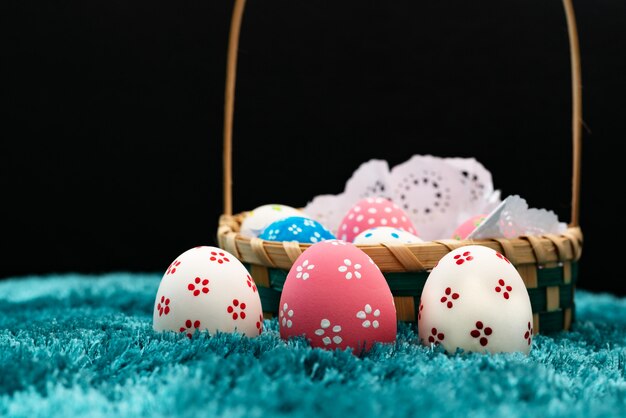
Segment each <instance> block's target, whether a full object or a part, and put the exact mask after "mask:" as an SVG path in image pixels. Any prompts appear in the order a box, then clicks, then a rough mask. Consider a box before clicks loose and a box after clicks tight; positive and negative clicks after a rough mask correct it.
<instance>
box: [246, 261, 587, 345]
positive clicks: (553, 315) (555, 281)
mask: <svg viewBox="0 0 626 418" xmlns="http://www.w3.org/2000/svg"><path fill="white" fill-rule="evenodd" d="M246 268H247V269H248V270H251V266H250V265H246ZM267 271H268V277H269V282H270V287H269V288H267V287H263V286H258V289H259V295H260V297H261V303H262V304H263V310H264V311H265V312H267V313H272V314H274V315H275V314H277V313H278V310H279V304H280V295H281V291H282V289H283V286H284V284H285V280H286V279H287V274H288V271H286V270H282V269H275V268H268V269H267ZM428 274H429V273H428V272H416V273H412V272H407V273H384V276H385V279H386V280H387V283H388V284H389V288H390V289H391V293H392V294H393V295H394V296H409V297H413V298H414V306H415V309H416V310H417V309H418V307H419V299H420V296H421V293H422V289H423V288H424V284H425V283H426V279H427V278H428ZM564 277H565V275H564V267H563V266H556V267H550V268H538V269H537V284H538V287H536V288H528V289H527V290H528V295H529V297H530V303H531V306H532V311H533V314H537V315H538V316H539V322H540V324H541V326H540V328H541V332H542V333H550V332H557V331H561V330H562V329H563V327H564V324H565V319H564V318H565V315H566V310H571V311H569V312H568V314H570V315H572V317H573V315H574V306H575V304H574V291H575V284H576V281H577V278H578V264H577V263H572V264H571V281H570V282H569V283H566V281H565V279H564ZM548 290H550V291H552V292H553V295H554V296H556V294H557V293H558V306H552V307H550V306H548ZM417 314H418V312H415V317H416V318H417ZM572 320H573V318H572Z"/></svg>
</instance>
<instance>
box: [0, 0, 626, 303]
mask: <svg viewBox="0 0 626 418" xmlns="http://www.w3.org/2000/svg"><path fill="white" fill-rule="evenodd" d="M574 5H575V8H576V12H577V17H578V22H579V31H580V37H581V50H582V63H583V84H584V96H583V101H584V103H583V104H584V118H585V122H586V126H587V128H586V130H585V134H584V153H583V173H582V174H583V176H582V180H583V185H582V207H581V225H582V230H583V233H584V235H585V246H584V253H583V258H582V260H581V277H580V282H579V286H580V287H581V288H587V289H590V290H596V291H611V292H615V293H618V294H624V293H626V286H625V285H624V284H623V280H624V279H626V278H624V277H621V280H620V273H621V272H620V270H619V262H620V261H621V258H623V257H621V256H620V255H619V254H620V250H619V247H618V245H619V241H620V240H621V238H620V230H623V228H622V227H620V224H619V222H620V218H623V215H621V212H622V210H623V209H622V208H621V207H620V205H619V204H618V203H617V201H616V199H618V197H619V195H620V194H621V193H623V190H624V186H623V179H624V175H623V174H622V172H621V166H622V165H623V164H622V163H621V162H622V160H623V156H622V154H621V147H620V142H621V141H622V139H623V129H622V124H623V118H624V115H625V114H626V113H625V111H626V104H625V103H626V102H625V101H624V95H625V93H626V55H625V54H624V51H626V29H625V28H626V3H624V2H623V1H621V0H594V1H582V0H577V1H575V2H574ZM231 7H232V2H231V1H224V0H209V1H197V0H191V1H184V2H165V1H162V0H151V1H145V0H138V1H134V2H128V1H126V0H106V1H104V0H93V1H89V2H85V1H79V0H63V1H55V2H51V1H41V0H36V1H22V0H20V1H14V0H10V1H3V2H2V5H1V6H0V24H1V27H2V28H3V32H5V36H3V40H2V63H0V69H1V71H2V73H1V74H0V75H1V76H2V84H1V85H2V92H1V97H2V101H3V102H4V106H3V107H4V108H5V111H3V114H2V119H3V123H2V127H1V128H0V129H1V135H2V139H1V140H0V170H1V171H0V174H1V178H0V187H1V190H2V194H1V196H2V197H0V207H1V209H0V211H2V212H1V213H2V215H1V217H0V219H2V231H1V234H2V236H1V242H0V245H1V262H0V277H12V276H21V275H28V274H47V273H64V272H82V273H101V272H109V271H121V270H125V271H126V270H128V271H162V270H163V269H164V268H165V267H166V266H167V265H168V264H169V263H170V262H171V260H172V259H173V258H174V257H176V256H177V255H178V254H179V253H181V252H183V251H185V250H187V249H188V248H191V247H193V246H196V245H199V244H215V235H216V231H217V222H218V216H219V214H220V213H221V212H222V209H221V205H222V201H221V196H222V189H221V181H222V177H221V151H222V145H221V137H222V118H223V110H222V106H223V90H224V82H225V65H226V48H227V37H228V27H229V21H230V12H231ZM570 107H571V97H570V70H569V52H568V43H567V30H566V23H565V18H564V14H563V10H562V6H561V2H560V1H558V0H550V1H545V0H507V1H502V0H485V1H482V2H467V1H460V0H439V1H436V2H415V1H408V0H402V1H393V2H382V1H362V0H358V1H357V0H345V1H303V0H302V1H294V0H272V1H258V0H249V2H248V5H247V8H246V14H245V16H244V24H243V30H242V35H241V50H240V60H239V77H238V84H237V101H236V111H235V136H234V137H235V141H234V181H235V182H234V199H235V200H234V206H235V207H234V209H235V211H236V212H240V211H243V210H248V209H252V208H254V207H256V206H258V205H261V204H264V203H270V202H280V203H284V204H289V205H292V206H302V205H305V204H306V203H307V201H308V200H309V199H310V198H311V197H312V196H314V195H316V194H321V193H338V192H340V191H341V190H342V189H343V186H344V182H345V181H346V180H347V179H348V178H349V176H350V174H351V173H352V172H353V171H354V170H355V169H356V168H357V167H358V166H359V164H360V163H362V162H364V161H367V160H369V159H371V158H381V159H386V160H388V161H389V163H390V165H395V164H397V163H400V162H403V161H405V160H407V159H408V158H409V157H410V155H412V154H433V155H439V156H444V157H445V156H448V157H451V156H460V157H470V156H473V157H475V158H476V159H477V160H478V161H480V162H481V163H482V164H483V165H485V167H487V168H488V169H489V170H490V171H491V172H492V173H493V176H494V183H495V187H496V188H498V189H500V190H501V191H502V195H503V196H506V195H508V194H512V193H515V194H520V195H521V196H522V197H524V198H526V200H527V201H528V203H529V204H530V205H531V206H534V207H545V208H549V209H553V210H554V211H556V212H557V214H558V215H559V217H560V218H561V219H562V220H565V221H567V220H569V215H570V190H571V139H570V138H571V125H570V124H571V120H570ZM603 186H604V187H606V188H607V191H606V192H602V191H601V190H600V188H601V187H603ZM621 235H623V233H622V234H621ZM622 276H623V275H622Z"/></svg>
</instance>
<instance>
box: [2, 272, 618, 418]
mask: <svg viewBox="0 0 626 418" xmlns="http://www.w3.org/2000/svg"><path fill="white" fill-rule="evenodd" d="M159 280H160V276H159V275H154V274H145V275H141V274H111V275H103V276H81V275H64V276H55V277H40V278H37V277H32V278H23V279H12V280H5V281H0V416H10V417H71V416H89V417H100V416H106V417H140V416H141V417H187V416H189V417H193V416H207V417H208V416H225V417H246V418H252V417H272V416H279V417H280V416H285V417H311V416H340V417H352V416H355V417H370V416H372V417H373V416H376V417H403V416H406V417H417V416H419V417H457V416H458V417H494V416H506V417H524V418H528V417H563V416H567V417H570V416H572V417H585V418H587V417H609V416H611V417H624V416H626V379H625V377H624V372H625V370H626V300H622V299H617V298H614V297H612V296H609V295H595V294H590V293H586V292H583V291H579V292H578V293H577V295H576V301H577V322H576V323H575V325H574V331H573V332H570V333H562V334H558V335H553V336H538V337H537V338H536V339H535V341H534V342H533V350H532V352H531V355H530V356H529V357H524V356H522V355H519V354H506V355H505V354H501V355H493V356H489V355H479V354H469V355H468V354H466V355H456V356H448V355H446V354H443V353H442V352H440V351H432V350H430V349H428V348H425V347H422V346H420V345H418V344H417V342H416V340H417V336H416V334H415V332H414V331H413V330H412V329H410V328H409V327H406V326H404V327H401V328H400V330H399V333H398V341H397V344H395V345H394V346H388V347H376V348H375V349H374V350H373V351H371V352H370V353H369V354H367V355H366V356H364V357H362V358H358V357H355V356H353V355H352V354H350V353H348V352H339V351H337V352H328V351H321V350H319V349H311V348H309V347H308V346H307V344H306V343H305V342H304V341H302V340H299V341H292V342H289V343H285V342H283V341H281V340H280V338H279V337H278V333H277V323H276V322H275V321H266V328H268V329H269V332H266V333H264V334H263V335H262V336H261V337H259V338H257V339H252V340H250V339H247V338H243V337H240V336H236V335H216V336H213V337H208V336H206V335H199V334H196V336H195V337H194V338H193V339H192V340H189V339H187V338H186V337H185V336H184V335H180V334H175V333H166V334H159V333H155V332H153V331H152V309H153V306H154V305H153V303H154V296H155V292H156V290H157V287H158V284H159Z"/></svg>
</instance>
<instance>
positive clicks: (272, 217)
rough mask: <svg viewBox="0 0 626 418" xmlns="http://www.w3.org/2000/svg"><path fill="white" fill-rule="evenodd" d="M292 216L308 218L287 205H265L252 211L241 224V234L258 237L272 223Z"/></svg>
mask: <svg viewBox="0 0 626 418" xmlns="http://www.w3.org/2000/svg"><path fill="white" fill-rule="evenodd" d="M290 216H300V217H306V218H308V216H306V215H305V214H304V213H302V211H299V210H298V209H295V208H292V207H291V206H285V205H278V204H272V205H263V206H259V207H258V208H256V209H254V210H251V211H250V212H248V213H247V215H246V217H245V218H244V219H243V222H242V223H241V228H240V230H239V233H240V234H241V235H245V236H247V237H258V236H259V235H261V233H262V232H263V231H264V230H265V228H267V226H269V225H270V224H271V223H273V222H276V221H279V220H281V219H285V218H288V217H290Z"/></svg>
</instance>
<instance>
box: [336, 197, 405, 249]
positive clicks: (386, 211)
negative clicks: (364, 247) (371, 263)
mask: <svg viewBox="0 0 626 418" xmlns="http://www.w3.org/2000/svg"><path fill="white" fill-rule="evenodd" d="M376 226H391V227H394V228H399V229H401V230H403V231H407V232H410V233H411V234H414V235H417V231H416V230H415V226H413V223H412V222H411V220H410V219H409V216H408V215H407V214H406V213H405V212H404V211H403V210H402V209H401V208H400V207H399V206H398V205H396V204H395V203H393V202H392V201H391V200H389V199H385V198H382V197H368V198H365V199H361V200H359V201H358V202H357V203H356V204H355V205H354V206H352V208H351V209H350V210H349V211H348V213H346V215H345V216H344V218H343V220H342V221H341V223H340V224H339V228H338V229H337V237H338V238H340V239H342V240H344V241H349V242H353V241H354V238H355V237H356V236H357V235H359V234H360V233H361V232H363V231H365V230H366V229H370V228H374V227H376Z"/></svg>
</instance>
